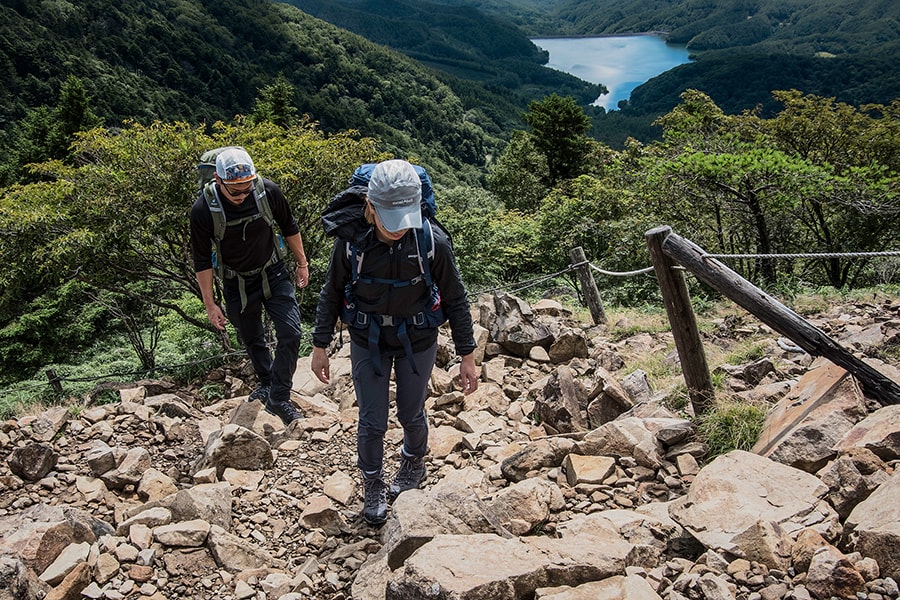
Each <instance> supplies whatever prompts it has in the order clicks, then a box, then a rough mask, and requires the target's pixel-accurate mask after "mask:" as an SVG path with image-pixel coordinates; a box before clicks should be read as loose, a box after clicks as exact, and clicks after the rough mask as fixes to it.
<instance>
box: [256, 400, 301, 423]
mask: <svg viewBox="0 0 900 600" xmlns="http://www.w3.org/2000/svg"><path fill="white" fill-rule="evenodd" d="M265 406H266V412H267V413H269V414H270V415H275V416H276V417H278V418H279V419H281V422H282V423H284V426H285V427H287V426H288V425H290V424H291V423H293V422H294V421H296V420H297V419H302V418H303V413H302V412H300V411H299V410H297V407H296V406H294V403H293V402H291V401H290V400H284V401H282V402H275V401H273V400H272V399H271V398H267V399H266V405H265Z"/></svg>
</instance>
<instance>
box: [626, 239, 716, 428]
mask: <svg viewBox="0 0 900 600" xmlns="http://www.w3.org/2000/svg"><path fill="white" fill-rule="evenodd" d="M671 232H672V229H671V228H670V227H657V228H655V229H651V230H650V231H648V232H647V233H645V234H644V237H645V238H646V239H647V247H648V248H649V250H650V260H651V261H652V262H653V270H654V271H655V272H656V279H657V280H658V281H659V289H660V290H661V291H662V297H663V303H664V304H665V306H666V314H667V315H668V317H669V326H670V327H671V328H672V335H673V336H674V337H675V348H676V349H677V350H678V360H679V362H680V363H681V372H682V373H683V374H684V383H685V385H687V389H688V396H690V398H691V405H692V406H693V407H694V414H695V415H696V416H700V415H702V414H704V413H705V412H707V411H708V410H709V409H710V408H711V407H712V405H713V401H714V399H715V390H714V389H713V384H712V378H711V377H710V375H709V367H708V365H707V362H706V353H705V352H704V350H703V342H702V341H701V339H700V330H699V329H698V328H697V319H696V317H695V316H694V311H693V309H692V308H691V298H690V295H689V294H688V289H687V284H686V283H685V282H684V277H683V276H682V274H681V272H680V271H678V270H676V269H674V268H673V267H675V263H674V262H673V261H672V260H671V259H670V258H669V257H668V256H666V255H665V253H664V252H663V250H662V244H663V241H664V240H665V238H666V237H667V236H668V235H669V234H671Z"/></svg>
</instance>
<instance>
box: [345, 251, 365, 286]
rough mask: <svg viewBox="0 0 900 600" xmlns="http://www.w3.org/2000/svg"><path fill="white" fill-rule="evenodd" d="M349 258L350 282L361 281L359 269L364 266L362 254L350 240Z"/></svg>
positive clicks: (352, 283) (353, 283)
mask: <svg viewBox="0 0 900 600" xmlns="http://www.w3.org/2000/svg"><path fill="white" fill-rule="evenodd" d="M346 246H347V258H348V259H349V260H350V284H351V285H355V284H356V282H357V281H359V269H360V267H361V266H362V256H361V254H360V252H359V249H358V248H357V247H356V246H355V245H354V244H351V243H350V242H346Z"/></svg>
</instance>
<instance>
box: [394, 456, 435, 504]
mask: <svg viewBox="0 0 900 600" xmlns="http://www.w3.org/2000/svg"><path fill="white" fill-rule="evenodd" d="M427 475H428V470H427V469H426V468H425V457H424V456H407V455H406V454H404V453H403V451H402V450H401V451H400V469H399V470H398V471H397V474H396V475H394V480H393V481H391V487H390V489H389V490H388V494H389V495H390V497H391V500H394V499H395V498H396V497H397V496H399V495H400V493H401V492H405V491H406V490H413V489H416V488H417V487H419V486H420V485H422V482H423V481H424V480H425V477H426V476H427Z"/></svg>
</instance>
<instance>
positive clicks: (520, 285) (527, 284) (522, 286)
mask: <svg viewBox="0 0 900 600" xmlns="http://www.w3.org/2000/svg"><path fill="white" fill-rule="evenodd" d="M888 256H900V250H889V251H883V252H824V253H790V254H712V253H706V252H704V253H702V254H701V255H700V258H702V259H704V260H707V259H725V260H727V259H799V258H804V259H830V258H878V257H888ZM585 265H587V266H589V267H590V269H591V270H593V271H596V272H597V273H600V274H601V275H606V276H609V277H634V276H638V275H646V274H649V273H653V271H654V269H653V267H652V266H651V267H645V268H642V269H635V270H632V271H608V270H606V269H603V268H601V267H598V266H597V265H595V264H593V263H591V262H590V261H582V262H577V263H572V264H569V265H568V266H566V267H565V268H564V269H561V270H559V271H556V272H555V273H550V274H547V275H539V276H537V277H534V278H531V279H525V280H522V281H518V282H515V283H510V284H508V285H505V286H499V287H495V288H491V289H486V290H479V291H477V292H475V294H476V295H477V294H493V293H495V292H499V291H505V292H509V293H513V292H519V291H522V290H526V289H529V288H532V287H535V286H537V285H540V284H542V283H544V282H546V281H550V280H552V279H554V278H556V277H559V276H560V275H563V274H565V273H570V272H572V271H575V270H577V269H580V268H581V267H584V266H585ZM676 268H679V269H683V267H676ZM304 338H310V339H311V338H312V334H311V332H310V333H307V334H306V335H304ZM274 345H275V342H270V343H269V347H270V348H272V347H274ZM245 354H246V353H245V352H244V351H243V350H238V351H234V352H227V353H224V354H217V355H214V356H208V357H206V358H202V359H198V360H195V361H189V362H185V363H179V364H173V365H163V366H156V367H153V368H150V369H145V370H137V371H117V372H113V373H107V374H104V375H96V376H93V377H66V376H57V375H55V374H54V376H53V377H52V378H51V381H50V384H51V385H52V386H59V385H60V384H61V383H63V382H71V383H88V382H91V381H102V380H107V379H114V378H121V377H135V376H138V377H146V376H148V375H151V374H153V373H155V372H158V371H174V370H177V369H183V368H185V367H192V366H197V365H200V364H205V363H209V362H214V361H221V360H224V359H227V358H230V357H236V356H245ZM46 385H47V383H46V382H42V383H31V384H27V385H23V386H20V387H15V386H12V387H9V388H6V391H7V392H13V393H15V392H24V391H29V390H34V389H39V388H43V387H45V386H46Z"/></svg>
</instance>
